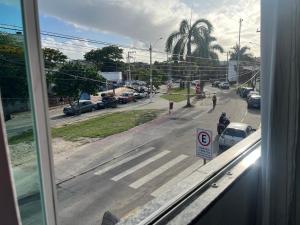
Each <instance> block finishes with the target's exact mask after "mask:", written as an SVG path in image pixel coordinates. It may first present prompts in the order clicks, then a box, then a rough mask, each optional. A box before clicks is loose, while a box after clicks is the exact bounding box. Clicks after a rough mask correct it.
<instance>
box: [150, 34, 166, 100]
mask: <svg viewBox="0 0 300 225" xmlns="http://www.w3.org/2000/svg"><path fill="white" fill-rule="evenodd" d="M162 39H163V38H162V37H160V38H159V39H157V40H156V41H155V42H154V45H153V47H154V46H155V45H156V44H157V42H158V41H160V40H162ZM149 51H150V102H152V93H153V80H152V44H151V42H150V48H149Z"/></svg>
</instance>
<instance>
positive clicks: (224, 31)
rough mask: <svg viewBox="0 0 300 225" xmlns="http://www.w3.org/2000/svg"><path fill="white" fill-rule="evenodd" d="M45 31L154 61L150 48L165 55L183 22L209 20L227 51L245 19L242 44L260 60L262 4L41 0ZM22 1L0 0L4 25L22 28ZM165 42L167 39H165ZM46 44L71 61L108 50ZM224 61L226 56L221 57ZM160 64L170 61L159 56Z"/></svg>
mask: <svg viewBox="0 0 300 225" xmlns="http://www.w3.org/2000/svg"><path fill="white" fill-rule="evenodd" d="M38 2H39V14H40V26H41V30H42V31H45V32H55V33H59V34H65V35H72V36H76V37H82V38H84V39H92V40H97V41H101V42H105V43H108V44H109V43H112V44H117V45H120V46H122V47H124V54H127V51H129V50H130V51H132V49H130V47H134V48H137V49H135V50H134V51H135V53H132V56H133V57H134V58H133V59H132V60H135V61H148V60H149V52H147V51H143V50H139V49H148V48H149V44H150V43H152V44H154V47H153V48H154V50H155V51H160V52H164V45H165V42H166V39H167V38H168V35H169V34H171V33H172V32H173V31H176V30H178V28H179V24H180V21H181V20H182V19H189V20H190V19H191V20H192V22H194V21H196V20H197V19H200V18H204V19H208V20H209V21H210V22H211V23H212V24H213V26H214V31H213V35H214V36H215V37H216V38H217V42H218V44H220V45H222V46H223V48H224V50H225V51H226V52H227V51H230V48H232V46H234V45H235V44H236V43H237V42H238V30H239V19H240V18H242V19H243V23H242V32H241V45H242V46H244V45H247V46H248V47H250V48H251V49H250V51H251V53H253V54H254V55H255V56H260V45H259V43H260V33H258V32H256V31H257V29H260V1H259V0H85V1H82V0H38ZM16 5H18V0H0V10H1V11H3V13H2V12H1V13H0V23H1V24H3V23H4V24H12V25H20V22H19V18H17V19H16V17H17V16H16V14H17V13H16V12H15V11H14V9H15V10H18V9H16V8H18V7H16ZM160 37H162V38H163V39H162V40H159V38H160ZM42 45H43V46H44V47H52V48H57V49H60V50H61V51H62V52H64V53H65V54H67V55H68V57H69V58H71V59H81V58H83V55H84V53H85V52H87V51H89V50H91V49H93V48H101V47H103V46H105V45H99V44H95V43H89V42H87V41H78V40H68V39H60V38H57V37H51V36H45V35H42ZM219 57H220V59H221V60H224V59H226V54H222V55H221V54H220V55H219ZM153 58H154V60H158V61H162V60H165V59H166V58H167V55H166V54H165V53H158V52H156V53H154V54H153Z"/></svg>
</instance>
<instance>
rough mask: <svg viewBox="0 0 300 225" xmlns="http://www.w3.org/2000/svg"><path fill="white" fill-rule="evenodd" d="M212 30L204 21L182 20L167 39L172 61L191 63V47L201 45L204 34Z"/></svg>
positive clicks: (206, 21)
mask: <svg viewBox="0 0 300 225" xmlns="http://www.w3.org/2000/svg"><path fill="white" fill-rule="evenodd" d="M212 30H213V26H212V25H211V23H210V22H209V21H208V20H206V19H199V20H197V21H196V22H195V23H193V24H191V23H189V22H188V21H187V20H186V19H184V20H182V21H181V23H180V27H179V31H175V32H173V33H172V34H171V35H170V36H169V37H168V39H167V42H166V51H167V52H171V53H172V56H173V59H177V60H180V61H183V60H186V61H187V62H191V56H192V46H195V47H197V45H203V43H204V39H205V38H204V33H205V32H208V33H211V31H212ZM184 56H186V57H184ZM187 106H188V107H189V106H191V103H190V76H187Z"/></svg>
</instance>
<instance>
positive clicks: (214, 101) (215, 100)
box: [212, 94, 217, 109]
mask: <svg viewBox="0 0 300 225" xmlns="http://www.w3.org/2000/svg"><path fill="white" fill-rule="evenodd" d="M212 101H213V109H215V107H216V104H217V96H216V94H214V95H213V97H212Z"/></svg>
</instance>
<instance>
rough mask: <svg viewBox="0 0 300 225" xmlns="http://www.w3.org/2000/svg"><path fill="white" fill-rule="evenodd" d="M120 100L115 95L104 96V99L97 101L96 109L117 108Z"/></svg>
mask: <svg viewBox="0 0 300 225" xmlns="http://www.w3.org/2000/svg"><path fill="white" fill-rule="evenodd" d="M117 106H118V100H117V99H116V98H115V97H114V96H102V100H101V101H98V102H97V103H96V109H105V108H116V107H117Z"/></svg>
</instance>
